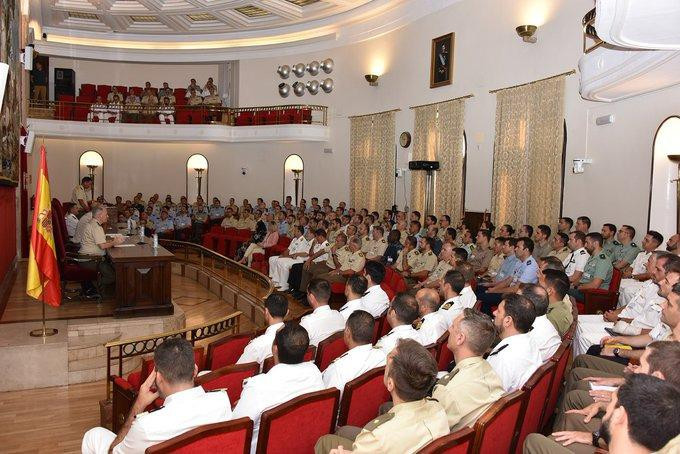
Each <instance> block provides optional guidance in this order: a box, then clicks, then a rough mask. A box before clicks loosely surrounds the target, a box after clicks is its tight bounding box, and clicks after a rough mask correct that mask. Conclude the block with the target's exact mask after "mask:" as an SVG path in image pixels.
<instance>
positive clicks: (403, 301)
mask: <svg viewBox="0 0 680 454" xmlns="http://www.w3.org/2000/svg"><path fill="white" fill-rule="evenodd" d="M390 307H391V308H392V309H393V310H394V313H395V314H396V316H397V319H398V320H399V321H400V322H402V323H404V324H407V325H410V324H412V323H413V322H414V321H415V320H416V319H417V318H418V316H419V315H420V314H419V313H418V302H417V301H416V299H415V297H413V296H412V295H409V294H408V293H406V292H401V293H398V294H397V296H395V297H394V299H393V300H392V303H391V304H390Z"/></svg>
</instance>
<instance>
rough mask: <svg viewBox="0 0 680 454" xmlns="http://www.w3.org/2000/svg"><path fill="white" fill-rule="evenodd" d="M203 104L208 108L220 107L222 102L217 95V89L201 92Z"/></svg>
mask: <svg viewBox="0 0 680 454" xmlns="http://www.w3.org/2000/svg"><path fill="white" fill-rule="evenodd" d="M203 104H205V105H208V106H219V105H222V100H221V99H220V96H219V95H218V94H217V89H215V88H214V87H210V88H209V89H208V90H207V91H204V92H203Z"/></svg>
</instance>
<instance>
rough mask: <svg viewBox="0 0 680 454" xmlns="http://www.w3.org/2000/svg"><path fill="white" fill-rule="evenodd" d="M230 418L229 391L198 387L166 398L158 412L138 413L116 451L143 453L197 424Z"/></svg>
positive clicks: (117, 453)
mask: <svg viewBox="0 0 680 454" xmlns="http://www.w3.org/2000/svg"><path fill="white" fill-rule="evenodd" d="M230 419H231V404H230V403H229V396H228V395H227V393H226V391H215V392H205V391H204V390H203V388H201V387H200V386H197V387H195V388H191V389H187V390H184V391H180V392H178V393H175V394H172V395H170V396H168V397H166V398H165V402H164V403H163V406H162V407H161V408H160V409H158V410H156V411H152V412H144V413H140V414H138V415H137V417H136V418H135V420H134V422H133V423H132V426H131V427H130V431H129V432H128V433H127V435H126V436H125V438H124V439H123V441H121V442H120V443H119V444H118V445H116V447H115V448H113V452H114V454H123V453H140V452H144V450H145V449H146V448H147V447H149V446H152V445H155V444H158V443H161V442H163V441H166V440H169V439H171V438H173V437H176V436H177V435H181V434H183V433H184V432H187V431H189V430H191V429H194V428H196V427H198V426H203V425H205V424H213V423H216V422H222V421H228V420H230Z"/></svg>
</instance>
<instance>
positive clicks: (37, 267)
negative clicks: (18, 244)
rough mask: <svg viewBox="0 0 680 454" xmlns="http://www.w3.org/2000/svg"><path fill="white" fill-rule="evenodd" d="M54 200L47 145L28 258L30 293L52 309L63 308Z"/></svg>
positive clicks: (34, 211)
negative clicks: (54, 226)
mask: <svg viewBox="0 0 680 454" xmlns="http://www.w3.org/2000/svg"><path fill="white" fill-rule="evenodd" d="M51 200H52V198H51V197H50V181H49V178H48V176H47V156H46V155H45V145H43V146H42V147H41V148H40V170H39V176H38V186H37V188H36V190H35V205H34V206H33V225H32V226H31V252H30V254H29V256H28V279H27V280H26V293H28V295H29V296H32V297H33V298H35V299H37V300H40V301H42V302H44V303H46V304H49V305H50V306H54V307H57V306H59V305H60V304H61V284H60V281H59V267H58V266H57V255H56V250H55V247H54V234H53V233H52V227H53V226H52V204H51Z"/></svg>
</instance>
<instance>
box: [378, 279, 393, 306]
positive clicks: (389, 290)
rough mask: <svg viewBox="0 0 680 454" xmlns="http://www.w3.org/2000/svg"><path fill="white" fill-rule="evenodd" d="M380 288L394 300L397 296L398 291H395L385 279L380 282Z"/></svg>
mask: <svg viewBox="0 0 680 454" xmlns="http://www.w3.org/2000/svg"><path fill="white" fill-rule="evenodd" d="M380 288H381V289H383V290H384V291H385V293H387V297H388V298H389V299H390V301H392V300H393V299H394V297H395V296H396V293H395V292H394V290H393V289H392V287H390V286H389V285H388V284H387V283H386V282H385V281H382V282H381V283H380Z"/></svg>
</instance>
